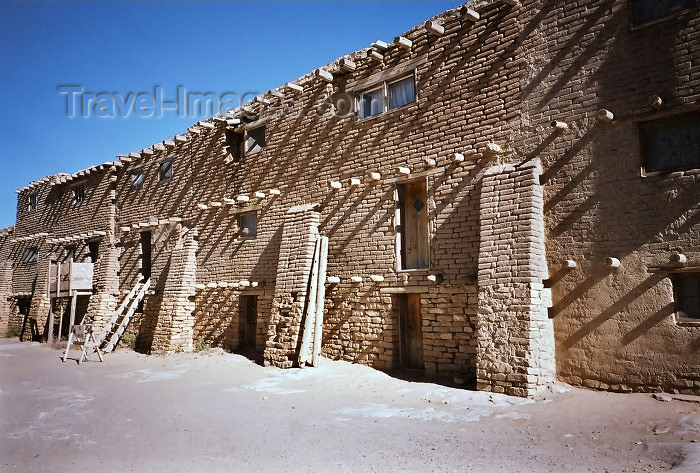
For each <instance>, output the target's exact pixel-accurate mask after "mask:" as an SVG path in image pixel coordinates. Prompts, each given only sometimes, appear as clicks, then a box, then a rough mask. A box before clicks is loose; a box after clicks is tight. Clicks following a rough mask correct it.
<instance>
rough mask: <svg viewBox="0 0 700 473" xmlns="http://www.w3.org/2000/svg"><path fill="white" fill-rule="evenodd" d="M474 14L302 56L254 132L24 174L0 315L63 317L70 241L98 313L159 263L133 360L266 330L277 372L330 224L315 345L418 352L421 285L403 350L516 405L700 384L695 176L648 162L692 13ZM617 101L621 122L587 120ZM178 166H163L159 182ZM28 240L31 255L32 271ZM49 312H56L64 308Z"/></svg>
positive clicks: (527, 7)
mask: <svg viewBox="0 0 700 473" xmlns="http://www.w3.org/2000/svg"><path fill="white" fill-rule="evenodd" d="M468 7H469V8H470V9H472V10H475V11H477V12H478V13H479V16H480V17H479V19H478V20H476V21H472V19H470V17H469V15H467V12H466V7H460V8H456V9H453V10H450V11H447V12H444V13H442V14H440V15H438V16H437V17H435V18H433V19H432V20H434V21H435V22H437V23H438V24H439V25H440V26H441V27H443V28H444V32H443V33H442V34H440V35H437V34H433V33H431V32H429V31H428V29H427V28H426V27H425V25H419V26H417V27H415V28H413V29H412V30H410V31H408V32H405V33H403V35H402V36H404V37H405V38H408V39H409V40H411V42H412V45H411V47H410V48H407V49H406V48H402V47H399V46H398V45H397V44H395V43H392V44H390V46H389V48H388V49H386V50H385V51H381V54H382V57H381V59H377V58H373V57H372V55H371V54H370V51H369V50H367V49H365V50H361V51H356V52H354V53H351V54H349V55H348V56H346V57H345V59H346V60H350V61H352V62H353V63H354V64H355V66H356V67H355V68H354V69H353V68H352V67H346V68H345V69H342V68H341V67H340V61H336V62H334V63H331V64H328V65H326V66H324V69H325V70H327V71H330V72H331V73H332V77H333V78H332V81H331V82H330V83H329V82H326V81H324V80H322V79H321V78H319V77H318V75H317V74H315V73H314V72H310V73H309V74H307V75H305V76H303V77H300V78H298V79H296V80H295V81H293V83H294V84H295V85H296V86H297V87H296V88H301V89H302V90H301V91H299V90H296V89H293V88H290V87H284V86H283V87H280V88H279V89H278V90H277V91H276V94H272V93H270V94H264V97H263V96H261V100H255V101H253V102H251V103H249V104H248V105H247V108H249V110H242V109H241V110H239V111H238V112H237V115H236V118H237V119H240V121H241V122H240V123H238V122H234V121H232V120H231V117H214V118H212V119H209V120H205V121H203V122H199V123H196V124H193V126H192V127H190V128H189V129H188V130H187V131H186V132H184V133H183V134H182V135H180V136H178V137H174V138H171V139H166V140H164V141H163V142H162V143H156V144H154V145H153V146H152V147H150V148H148V149H145V150H140V151H137V152H134V153H131V154H129V155H128V156H123V157H120V158H119V159H117V160H116V161H114V162H110V163H105V164H104V165H98V166H95V167H93V168H90V169H88V170H84V171H80V172H78V173H75V174H72V175H67V174H59V175H55V176H49V177H47V178H44V179H41V180H39V181H35V182H33V183H30V184H29V185H28V186H26V187H24V188H22V189H20V190H19V191H18V204H17V223H16V225H15V226H14V228H8V229H5V230H1V231H0V258H1V259H0V262H2V263H3V265H2V266H0V271H2V282H1V283H0V296H2V301H1V302H0V330H4V331H7V330H9V329H10V328H13V330H16V331H21V332H22V338H23V339H29V338H31V337H33V336H36V335H37V334H35V333H33V332H32V331H30V330H22V328H23V327H26V326H27V323H28V321H29V322H32V321H35V322H36V328H37V330H38V335H39V336H42V335H43V337H44V338H46V337H47V334H48V333H49V331H50V330H54V331H55V328H52V327H49V326H48V314H49V309H50V307H51V301H50V300H49V297H48V294H47V290H46V287H47V274H48V267H49V261H50V260H52V259H53V260H61V259H62V258H63V257H64V255H65V248H66V247H67V246H75V250H76V257H75V258H76V261H81V262H82V261H85V260H86V258H87V255H88V253H89V251H90V248H91V245H92V247H94V245H95V244H96V243H97V244H99V257H98V259H97V261H96V262H95V263H94V264H95V266H94V278H93V294H92V295H91V296H89V297H87V296H85V300H83V301H82V302H81V303H80V309H79V313H80V315H81V316H83V315H84V316H85V317H86V320H89V321H92V322H93V323H94V324H95V325H96V327H97V328H98V329H99V328H101V327H103V326H104V325H105V324H106V322H107V320H109V318H110V317H111V316H112V314H113V312H114V311H115V309H116V307H117V306H118V305H119V303H120V302H121V301H122V300H123V299H124V297H125V296H126V295H127V294H128V293H129V291H130V290H131V289H132V288H133V287H134V285H135V284H136V283H137V282H138V281H140V280H141V279H142V278H144V277H148V276H149V274H144V271H148V270H149V269H150V278H151V287H150V290H149V291H148V293H147V294H146V296H145V298H144V301H143V304H142V307H141V308H140V310H139V311H138V312H137V313H136V314H135V316H134V318H133V319H132V321H131V323H130V325H129V327H128V332H130V333H131V334H132V335H133V336H134V339H135V343H136V348H137V350H139V351H143V352H146V353H158V354H167V353H172V352H176V351H191V350H193V349H195V348H196V346H197V345H200V346H201V345H205V344H206V345H214V346H222V347H225V348H227V349H231V350H238V349H241V348H243V346H244V345H248V346H250V345H251V344H252V345H254V346H255V348H256V350H257V351H258V353H259V354H260V355H261V356H262V357H263V359H264V362H265V363H266V364H268V365H273V366H278V367H281V368H288V367H291V366H294V365H295V363H296V359H297V354H298V350H299V345H300V343H301V341H300V340H301V337H300V335H301V331H302V330H303V323H302V321H303V314H304V309H305V307H306V304H307V295H308V290H309V287H308V284H309V277H310V271H311V265H312V259H313V248H314V244H315V241H316V239H317V238H318V236H319V235H324V236H327V237H329V256H328V268H327V274H328V276H329V277H332V278H339V282H337V280H335V279H334V280H333V281H335V282H327V284H326V299H325V314H324V320H325V322H324V327H323V339H322V342H323V348H322V352H323V355H324V356H326V357H329V358H333V359H344V360H348V361H352V362H357V363H363V364H366V365H370V366H374V367H376V368H378V369H382V370H392V369H396V368H400V367H402V366H404V365H405V364H406V359H407V357H406V351H407V350H409V348H407V346H408V345H407V344H406V337H407V336H408V335H409V333H408V331H407V329H406V327H407V325H406V323H407V322H406V321H405V319H404V317H405V316H406V314H405V312H406V310H408V309H406V308H405V307H404V305H405V304H406V303H405V301H406V300H408V299H407V297H408V296H407V295H411V294H418V295H419V299H420V304H419V307H420V314H419V316H420V319H419V324H418V327H413V328H412V329H411V330H413V331H414V332H411V333H413V334H414V335H415V334H416V333H417V334H418V339H419V342H416V341H415V340H414V341H413V342H412V343H413V345H411V346H412V347H413V348H410V350H417V351H416V352H415V353H419V355H416V356H419V358H420V360H419V361H420V363H419V364H420V366H421V367H422V369H424V370H425V371H426V372H427V373H430V374H439V375H450V376H455V377H461V378H466V379H471V380H473V381H474V382H475V383H476V385H477V388H478V389H482V390H489V391H494V392H504V393H508V394H511V395H517V396H533V395H535V394H537V393H538V392H540V391H542V390H543V389H546V388H547V386H549V385H550V384H551V383H552V382H553V381H554V380H555V379H556V378H558V379H561V380H564V381H566V382H569V383H573V384H580V385H584V386H588V387H591V388H596V389H608V390H617V391H649V390H660V389H664V390H668V391H675V392H683V393H695V394H700V373H699V372H698V366H700V350H699V349H698V348H699V345H698V340H699V338H698V337H699V336H700V323H692V322H691V323H679V321H678V319H677V316H676V314H675V305H674V295H673V287H672V284H671V279H670V278H671V277H672V276H673V274H674V271H675V269H677V268H673V267H670V266H668V262H669V258H670V257H671V255H672V254H673V253H675V252H682V253H683V254H685V255H686V256H687V259H688V265H687V267H686V269H687V270H692V269H693V268H700V222H699V221H698V215H700V203H699V201H698V196H699V195H700V185H699V184H700V183H699V182H698V179H699V177H698V176H700V171H699V170H698V169H695V170H687V171H678V172H672V173H659V174H656V175H649V176H644V175H643V173H642V172H641V171H640V170H641V168H642V150H641V148H640V140H639V130H638V127H639V123H640V122H645V121H648V120H652V119H655V118H660V117H664V116H673V115H678V114H681V113H684V112H687V111H693V110H699V109H700V103H699V96H700V41H699V36H700V33H699V32H700V24H699V23H700V14H699V10H698V8H697V7H696V8H692V9H689V10H687V11H683V12H680V13H676V14H674V15H672V16H670V17H669V18H667V19H664V20H662V21H657V22H653V23H650V24H647V25H642V26H634V27H633V26H632V25H631V24H630V15H629V2H628V1H625V0H590V1H584V2H555V1H534V0H533V1H523V2H521V3H518V4H516V5H509V4H508V3H506V2H503V1H500V0H498V1H475V2H470V3H469V4H468ZM408 76H410V77H414V79H415V92H416V93H415V100H414V101H412V102H410V103H408V104H405V105H403V106H400V107H397V108H394V109H391V110H387V111H384V112H383V113H380V114H377V115H374V116H371V117H368V118H364V119H360V118H359V117H356V116H355V115H354V114H350V115H349V116H346V115H343V113H341V112H343V110H344V109H343V106H344V104H345V102H343V99H344V98H351V99H352V98H354V97H357V96H359V93H360V92H363V91H369V90H375V89H376V88H378V87H383V84H384V83H391V82H392V81H394V80H397V79H403V78H405V77H408ZM282 94H283V97H280V95H282ZM652 95H658V96H660V97H662V99H663V101H664V106H663V107H662V108H660V109H659V108H658V107H657V108H654V107H652V106H650V101H649V98H650V96H652ZM331 104H333V105H331ZM603 108H604V109H607V110H610V111H612V112H613V113H614V116H615V119H614V120H613V121H612V122H611V123H605V122H602V121H600V120H598V119H597V118H596V116H597V113H598V110H600V109H603ZM227 118H228V119H229V122H228V123H227V121H226V120H227ZM553 121H561V122H565V123H566V124H567V125H568V127H567V128H566V129H563V130H562V129H558V128H555V127H553V126H552V122H553ZM260 126H264V127H265V145H264V146H263V147H262V148H261V149H257V150H251V151H249V152H246V151H245V149H244V146H245V136H246V135H245V134H244V133H245V132H246V130H247V131H249V130H251V129H256V128H258V127H260ZM455 153H459V156H458V157H459V158H460V160H457V159H455ZM167 163H170V164H171V165H172V171H173V172H172V177H167V176H162V175H160V174H161V172H160V171H159V170H162V169H164V167H167V166H168V164H167ZM399 168H402V169H401V170H400V169H399ZM406 169H408V174H407V173H406ZM137 172H138V173H141V174H142V175H143V181H142V185H140V186H134V185H133V183H132V181H133V176H134V174H135V173H137ZM377 173H378V174H379V175H380V176H377ZM418 181H422V182H424V183H425V189H426V196H425V202H422V201H421V202H419V203H417V207H415V208H416V211H417V212H420V211H421V210H419V209H423V210H422V211H424V212H427V226H428V231H427V238H428V243H429V244H428V248H429V251H428V255H427V256H426V259H427V261H428V264H427V267H421V268H419V269H402V267H401V250H400V243H401V242H402V241H403V240H402V238H401V232H403V231H404V223H405V222H402V221H401V218H402V217H400V215H401V214H400V212H397V208H398V206H400V205H401V202H400V199H399V197H398V196H399V195H400V192H399V190H400V188H401V186H402V185H403V184H406V183H413V182H418ZM331 183H333V184H332V185H331ZM80 184H82V185H84V188H85V200H84V201H83V202H79V203H77V202H75V198H74V189H75V187H76V186H77V185H80ZM32 194H36V195H37V202H38V205H37V208H36V209H34V210H30V208H29V199H30V195H32ZM409 210H410V208H409ZM251 213H254V214H255V216H256V219H257V226H256V232H255V234H254V235H253V234H251V233H249V232H247V229H246V227H245V225H249V223H248V224H246V223H244V220H246V219H245V216H247V215H250V214H251ZM247 221H248V222H249V220H247ZM35 246H36V247H38V249H39V255H38V260H37V262H35V263H23V262H22V261H21V258H22V255H23V253H24V251H25V249H26V248H29V247H35ZM406 251H408V250H406ZM608 257H611V258H617V259H619V260H620V261H621V265H620V266H619V267H618V268H614V269H611V268H610V267H608V266H606V264H605V258H608ZM565 260H573V261H575V262H576V267H575V268H566V267H565V266H564V265H563V262H564V261H565ZM698 271H700V269H698ZM411 300H414V298H413V297H412V298H411ZM243 301H247V302H245V303H244V302H243ZM251 301H254V303H253V302H251ZM402 301H403V302H402ZM27 305H28V306H29V314H28V316H25V315H24V314H21V313H20V310H24V309H22V307H25V306H27ZM54 306H55V307H54V309H53V310H54V313H55V314H57V315H56V316H55V319H56V320H58V319H59V318H60V316H61V315H60V314H61V311H63V312H65V307H66V301H65V300H64V301H57V302H54ZM251 311H252V312H253V320H252V322H251V320H249V315H250V314H247V312H251ZM402 327H404V328H402ZM251 338H252V339H251ZM416 343H417V344H418V346H419V349H417V348H416ZM414 358H415V357H414ZM414 362H415V360H414Z"/></svg>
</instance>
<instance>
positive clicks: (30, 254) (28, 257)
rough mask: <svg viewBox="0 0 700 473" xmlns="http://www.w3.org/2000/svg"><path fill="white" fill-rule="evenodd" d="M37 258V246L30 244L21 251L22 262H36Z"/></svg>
mask: <svg viewBox="0 0 700 473" xmlns="http://www.w3.org/2000/svg"><path fill="white" fill-rule="evenodd" d="M38 260H39V247H38V246H30V247H29V248H25V249H24V253H22V263H36V262H37V261H38Z"/></svg>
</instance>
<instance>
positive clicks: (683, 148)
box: [639, 112, 700, 173]
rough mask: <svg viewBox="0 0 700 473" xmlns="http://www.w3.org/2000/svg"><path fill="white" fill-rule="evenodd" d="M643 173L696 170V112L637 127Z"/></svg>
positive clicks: (699, 116)
mask: <svg viewBox="0 0 700 473" xmlns="http://www.w3.org/2000/svg"><path fill="white" fill-rule="evenodd" d="M639 137H640V142H641V147H642V161H643V166H644V172H645V173H653V172H670V171H681V170H685V169H693V168H699V167H700V112H692V113H684V114H682V115H676V116H673V117H669V118H662V119H659V120H652V121H648V122H642V123H640V124H639Z"/></svg>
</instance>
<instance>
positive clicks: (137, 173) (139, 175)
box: [131, 169, 172, 189]
mask: <svg viewBox="0 0 700 473" xmlns="http://www.w3.org/2000/svg"><path fill="white" fill-rule="evenodd" d="M171 174H172V172H171ZM131 187H133V188H135V189H140V188H141V187H143V169H134V170H133V171H131Z"/></svg>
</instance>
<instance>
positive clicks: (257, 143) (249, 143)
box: [245, 125, 266, 154]
mask: <svg viewBox="0 0 700 473" xmlns="http://www.w3.org/2000/svg"><path fill="white" fill-rule="evenodd" d="M265 144H266V142H265V125H263V126H259V127H257V128H251V129H249V130H246V131H245V152H246V154H250V153H255V152H256V151H260V150H261V149H263V148H264V147H265Z"/></svg>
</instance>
